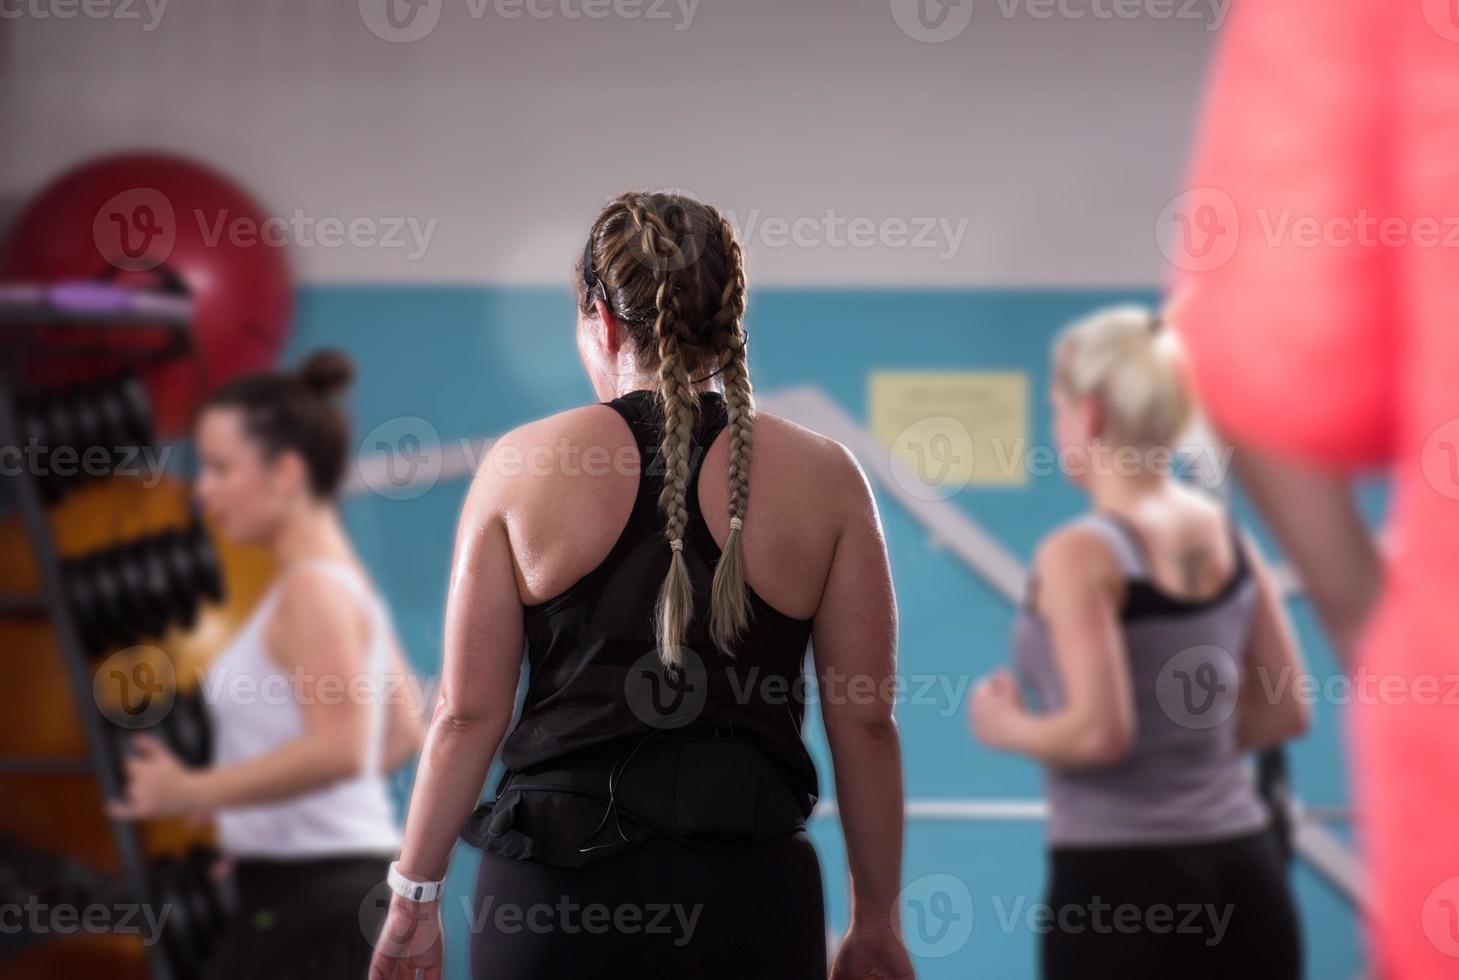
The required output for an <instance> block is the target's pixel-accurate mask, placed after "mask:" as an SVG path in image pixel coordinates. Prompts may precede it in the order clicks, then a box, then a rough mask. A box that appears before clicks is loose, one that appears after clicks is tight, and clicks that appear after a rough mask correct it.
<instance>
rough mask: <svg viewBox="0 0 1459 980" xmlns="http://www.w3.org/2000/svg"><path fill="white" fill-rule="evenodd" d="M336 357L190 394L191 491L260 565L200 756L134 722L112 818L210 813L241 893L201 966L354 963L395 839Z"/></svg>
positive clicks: (217, 679)
mask: <svg viewBox="0 0 1459 980" xmlns="http://www.w3.org/2000/svg"><path fill="white" fill-rule="evenodd" d="M353 375H354V368H353V366H352V364H351V363H350V361H349V359H348V358H347V357H346V356H345V355H343V354H341V353H339V352H336V351H319V352H317V353H315V354H314V355H312V356H311V357H310V358H309V359H308V360H307V361H306V362H305V363H304V365H303V367H302V368H301V369H299V370H298V371H288V372H281V373H271V374H261V375H255V376H251V377H246V378H242V379H239V380H236V381H234V382H232V383H231V384H229V385H228V386H226V387H224V388H223V389H221V390H219V391H217V392H215V393H214V394H213V395H212V396H211V397H209V398H208V399H207V401H206V402H205V403H204V405H203V407H202V409H201V411H200V413H199V416H198V419H197V423H196V429H195V433H194V438H195V443H196V448H197V455H198V459H199V462H200V473H199V475H198V480H197V486H196V494H197V497H198V500H199V501H200V503H201V504H202V506H203V508H204V510H205V511H206V512H207V513H208V515H209V517H211V518H212V520H213V521H214V523H215V526H216V527H217V528H218V530H219V531H220V533H222V534H223V535H225V536H227V537H228V538H231V539H232V540H234V541H237V542H239V543H245V544H253V545H261V546H263V547H265V548H267V549H268V550H269V551H270V552H271V553H272V555H273V558H274V563H275V567H276V572H275V576H274V580H273V582H272V583H271V584H270V586H269V588H268V590H267V592H266V593H265V594H264V597H263V599H262V600H260V601H259V603H258V605H257V606H256V607H255V608H254V610H253V612H252V614H251V615H250V617H249V619H248V621H247V622H246V623H245V624H244V625H243V627H242V628H241V629H240V630H239V631H238V633H237V634H236V635H235V636H234V637H233V639H232V640H231V642H230V643H229V644H228V646H227V647H226V648H225V649H224V650H223V651H222V652H221V653H220V654H218V656H217V657H216V658H214V660H213V661H212V663H211V664H210V665H209V668H208V675H207V677H206V678H205V679H204V681H203V683H202V684H201V686H200V689H201V691H202V693H203V697H204V698H205V700H206V702H207V704H208V707H209V709H210V714H211V716H212V721H213V728H214V731H213V741H214V760H213V762H212V764H211V765H209V766H207V767H206V768H198V769H190V768H188V767H187V766H185V765H184V764H183V763H182V762H181V761H180V760H178V759H177V758H176V757H175V756H173V755H172V754H171V753H170V752H169V751H168V749H167V747H166V746H165V745H163V744H162V743H160V742H158V741H157V740H155V739H152V738H149V737H145V736H143V737H139V738H136V739H134V742H133V747H132V754H131V755H130V757H129V759H128V761H127V764H126V769H127V795H126V798H125V799H122V800H119V801H115V802H114V803H113V804H111V810H112V812H113V813H114V814H115V815H117V816H120V817H124V818H131V819H149V818H157V817H168V816H177V815H192V814H196V815H200V816H206V815H214V816H215V817H216V821H217V827H218V841H219V846H220V849H221V851H222V853H223V855H224V857H225V858H226V859H227V861H228V863H229V864H231V865H232V866H233V874H234V882H235V885H236V889H237V893H238V898H239V909H238V914H237V916H236V918H235V919H234V921H233V922H232V923H231V924H230V926H229V929H228V931H227V933H226V934H225V936H224V937H223V939H222V942H221V943H220V945H219V947H218V948H217V949H216V951H215V953H214V955H213V958H212V961H211V963H210V966H209V969H208V974H207V975H208V976H209V977H215V978H232V977H238V978H244V977H247V978H250V980H257V978H260V977H263V978H268V980H284V978H292V977H299V978H305V977H309V978H331V977H340V978H359V977H361V976H363V975H364V973H365V970H366V969H367V967H368V964H369V958H370V949H371V945H372V943H371V942H370V940H369V938H368V937H367V936H366V935H364V934H362V932H361V925H362V919H361V916H362V914H364V915H365V919H364V923H365V925H366V926H367V927H368V926H369V925H370V923H371V919H372V918H373V919H374V924H375V926H376V927H378V923H379V921H380V918H379V915H377V914H376V911H377V910H376V908H375V907H374V906H372V905H369V904H366V902H365V899H366V897H367V895H368V893H369V892H370V891H371V889H373V888H375V887H377V886H378V884H379V882H380V881H381V880H382V879H383V878H384V877H385V873H386V869H387V867H388V865H389V862H390V858H391V857H392V856H393V855H394V853H395V850H396V848H397V847H398V846H399V843H400V829H399V824H398V821H397V820H396V817H395V815H394V813H393V811H392V806H391V801H390V798H389V792H388V788H387V785H386V776H387V775H388V774H389V773H391V772H393V771H395V770H396V769H398V768H399V767H400V766H402V765H403V764H404V763H405V762H407V761H408V760H409V759H410V758H411V757H412V756H413V755H414V754H415V753H416V752H417V751H418V749H419V747H420V743H421V737H422V732H423V725H422V722H421V720H420V716H421V707H420V704H419V694H418V688H417V686H416V685H415V684H413V683H410V682H409V681H410V674H409V669H408V668H407V666H406V665H405V661H404V658H403V656H402V653H401V649H400V645H399V643H398V642H397V639H396V636H395V631H394V627H393V625H392V621H391V616H390V613H389V610H388V608H387V607H386V605H385V602H384V600H383V599H382V598H381V596H380V594H379V593H378V592H377V591H376V590H375V588H374V587H373V585H371V583H370V580H369V578H368V576H367V575H366V572H365V570H364V567H363V566H362V565H361V563H360V560H359V559H358V558H357V557H356V555H355V553H354V549H353V548H352V547H351V545H350V540H349V536H348V534H347V533H346V531H345V529H344V526H343V523H342V522H341V520H340V517H339V512H338V510H337V508H336V504H335V497H336V494H337V493H338V491H339V487H340V483H341V481H342V480H343V478H344V475H345V467H346V464H347V462H348V458H349V452H350V429H349V422H348V419H347V418H346V416H345V414H344V412H343V411H342V410H341V409H340V407H339V405H338V400H339V397H340V395H341V394H342V393H343V392H344V390H345V389H346V388H347V387H348V386H349V383H350V381H351V379H352V378H353Z"/></svg>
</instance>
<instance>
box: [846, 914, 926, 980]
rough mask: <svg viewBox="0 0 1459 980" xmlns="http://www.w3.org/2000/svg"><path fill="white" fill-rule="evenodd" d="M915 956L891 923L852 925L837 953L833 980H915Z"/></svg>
mask: <svg viewBox="0 0 1459 980" xmlns="http://www.w3.org/2000/svg"><path fill="white" fill-rule="evenodd" d="M914 977H915V974H914V973H913V972H912V957H910V956H908V955H907V946H906V944H905V943H903V942H902V936H901V934H900V933H899V932H898V931H897V930H896V928H895V927H894V926H893V925H891V924H890V923H887V924H884V925H875V926H868V925H859V924H857V923H855V922H853V923H852V924H851V928H850V930H848V931H847V933H846V938H844V939H842V940H841V945H840V947H838V948H837V950H836V961H835V963H833V964H832V965H831V976H830V980H914Z"/></svg>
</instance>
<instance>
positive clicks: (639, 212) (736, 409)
mask: <svg viewBox="0 0 1459 980" xmlns="http://www.w3.org/2000/svg"><path fill="white" fill-rule="evenodd" d="M580 271H581V272H582V273H583V275H582V277H581V279H580V282H581V285H580V291H579V308H580V309H581V310H582V312H583V313H584V314H591V312H592V310H593V306H594V302H595V301H596V299H597V298H598V297H599V296H601V297H602V299H603V301H604V302H605V303H606V304H607V305H608V306H609V308H610V309H611V310H612V312H613V314H614V316H615V317H616V318H617V319H618V322H619V323H620V325H622V326H623V327H624V328H625V329H626V330H627V331H628V332H629V334H630V336H631V337H632V338H633V341H634V343H635V344H636V346H637V348H638V351H639V353H640V356H641V357H643V358H644V359H645V362H644V363H645V367H648V366H649V361H648V359H649V358H652V360H653V365H652V367H653V369H654V370H656V372H657V375H658V389H659V402H660V404H661V407H662V409H663V418H664V431H663V441H662V443H661V445H660V448H659V457H660V459H661V460H662V466H663V490H662V491H661V492H660V494H659V509H660V510H661V511H662V512H663V514H664V517H665V527H664V536H665V538H666V539H667V540H668V544H669V548H670V549H671V555H670V561H669V571H668V575H667V576H666V577H665V579H664V582H663V585H662V587H661V588H660V591H659V596H658V600H657V602H656V604H655V606H654V622H653V631H654V637H655V640H656V642H657V644H658V647H659V659H660V661H661V662H662V663H663V664H664V665H665V666H666V667H668V668H669V669H670V670H677V669H678V668H680V667H681V666H682V661H683V656H682V649H683V645H684V640H685V636H686V635H687V634H688V632H689V627H690V625H691V624H692V622H693V620H694V588H693V582H692V579H691V578H690V575H689V565H688V563H687V561H686V560H685V557H684V540H685V534H686V532H687V530H688V523H689V502H688V499H687V497H688V487H689V476H690V472H691V466H690V462H691V460H690V454H691V451H692V449H693V435H694V432H695V430H696V428H697V424H698V421H699V393H698V390H697V389H696V382H695V381H694V380H693V377H692V374H693V373H694V372H697V371H700V370H703V369H705V368H706V367H717V370H715V371H713V372H712V373H715V374H723V375H724V390H725V395H724V398H725V405H726V409H727V411H728V416H729V417H728V423H729V425H728V427H729V440H730V443H729V445H730V460H729V512H730V533H729V538H728V540H727V541H726V542H725V545H724V548H723V549H722V554H721V557H720V559H719V562H718V564H717V566H716V567H715V571H714V582H713V585H712V587H711V602H710V610H709V624H708V632H709V634H710V638H711V640H712V642H713V643H714V644H715V646H716V647H717V648H718V649H719V650H720V651H721V652H722V653H723V654H724V655H725V656H734V650H733V647H734V645H735V641H736V640H737V639H738V638H739V637H740V635H741V634H742V633H743V632H744V629H745V627H746V625H747V624H748V621H749V615H750V605H749V602H748V591H747V588H746V585H745V571H744V557H743V549H742V546H741V530H742V529H743V527H744V518H745V512H746V507H747V505H748V501H749V470H750V448H751V433H752V427H753V419H754V392H753V390H752V389H751V386H750V375H749V366H748V361H747V359H746V357H747V355H746V338H745V330H744V326H743V324H742V322H741V321H742V320H743V318H744V312H745V269H744V256H743V254H742V252H741V249H740V245H739V242H738V241H737V240H736V238H735V234H734V229H733V227H732V226H731V225H730V223H729V222H728V221H727V220H725V218H724V217H723V216H722V215H721V214H720V213H719V212H718V211H716V210H715V209H713V208H711V207H708V206H706V205H704V204H702V203H700V202H698V201H695V200H693V199H691V198H687V197H684V196H682V195H677V194H668V193H656V194H648V193H628V194H624V195H622V196H620V197H618V198H616V199H614V200H613V201H611V202H609V203H608V205H607V206H606V207H605V208H604V209H603V212H602V213H601V214H600V215H599V216H598V220H597V221H596V222H594V225H593V231H592V234H591V235H590V236H589V239H588V245H587V249H586V252H585V254H584V258H583V267H582V269H581V270H580Z"/></svg>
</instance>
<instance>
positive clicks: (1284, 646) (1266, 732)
mask: <svg viewBox="0 0 1459 980" xmlns="http://www.w3.org/2000/svg"><path fill="white" fill-rule="evenodd" d="M1246 553H1247V555H1248V560H1249V561H1250V562H1251V570H1252V574H1253V575H1254V576H1255V577H1256V583H1257V608H1256V617H1255V619H1254V620H1253V621H1252V624H1251V634H1250V636H1249V637H1248V639H1247V641H1246V651H1245V658H1246V669H1245V672H1244V679H1243V681H1242V685H1241V692H1240V694H1239V696H1238V699H1237V703H1236V731H1237V741H1238V742H1239V743H1240V745H1241V747H1242V748H1245V749H1264V748H1270V747H1271V746H1273V745H1277V744H1279V743H1281V742H1284V741H1286V740H1287V739H1289V738H1296V737H1297V736H1298V735H1301V734H1302V733H1303V732H1305V731H1306V730H1307V726H1308V724H1310V722H1311V718H1312V709H1311V708H1310V707H1309V706H1308V704H1307V702H1306V701H1305V700H1303V695H1302V690H1303V688H1302V684H1301V681H1302V674H1303V666H1302V652H1301V650H1300V649H1299V648H1298V646H1297V638H1296V636H1295V634H1294V633H1293V632H1292V624H1291V623H1290V622H1289V621H1288V619H1287V611H1286V608H1285V607H1284V606H1283V604H1282V597H1281V594H1280V593H1279V592H1278V591H1277V587H1276V583H1275V582H1274V581H1273V580H1272V574H1271V571H1270V570H1269V569H1268V568H1267V567H1266V563H1265V562H1263V561H1262V559H1261V556H1260V555H1259V554H1257V551H1256V548H1255V547H1254V546H1253V545H1251V544H1249V543H1248V544H1247V545H1246Z"/></svg>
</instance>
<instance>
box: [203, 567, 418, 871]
mask: <svg viewBox="0 0 1459 980" xmlns="http://www.w3.org/2000/svg"><path fill="white" fill-rule="evenodd" d="M304 568H308V569H311V570H315V569H317V570H319V571H322V572H325V573H327V574H328V575H330V577H332V578H334V579H335V580H336V581H337V582H338V583H339V585H340V587H341V588H343V589H345V590H346V591H347V592H348V593H349V594H350V595H351V596H352V597H354V599H355V600H356V601H357V602H358V603H359V605H360V607H361V608H362V609H363V610H365V612H366V615H367V616H368V618H369V624H370V626H369V629H370V639H369V648H368V650H367V652H366V661H365V665H364V666H363V668H362V670H361V673H360V675H359V676H355V677H349V678H344V679H342V681H340V682H336V683H335V684H334V685H333V687H332V688H322V689H321V694H320V696H321V697H339V698H359V699H361V700H362V701H363V702H364V703H365V704H366V706H367V707H368V709H369V711H370V725H369V730H368V731H369V735H368V737H369V740H370V741H369V746H368V750H367V752H366V760H365V765H364V769H363V771H362V772H361V773H360V774H359V775H356V776H353V777H351V778H349V779H344V780H341V781H339V782H336V783H333V784H331V785H329V786H326V787H324V788H323V789H319V790H315V791H313V792H310V793H305V794H304V795H302V796H296V797H294V798H292V799H288V800H282V801H279V802H276V803H267V804H261V805H256V806H245V807H235V808H229V809H225V810H222V811H220V812H219V813H218V814H217V823H218V843H219V846H220V847H221V849H222V850H223V852H224V853H225V854H229V855H233V856H236V857H261V858H303V857H319V856H327V855H342V854H387V855H393V854H394V853H395V852H396V851H397V850H398V849H399V847H400V827H399V824H398V823H397V822H396V819H395V814H394V810H393V807H392V805H391V801H390V794H389V792H388V789H387V787H386V784H385V778H384V776H383V774H382V773H381V772H380V758H381V755H382V753H383V748H384V739H385V712H386V707H387V703H386V700H385V698H386V697H388V696H400V692H399V691H398V690H397V689H396V687H394V686H391V683H390V682H389V681H388V680H387V678H386V677H385V676H384V674H385V671H386V669H387V666H388V665H389V663H390V659H389V656H390V644H391V642H392V639H393V637H394V628H393V626H392V623H391V619H390V613H389V610H388V609H387V608H386V606H385V603H384V602H383V600H381V598H380V597H379V595H377V594H376V592H375V590H374V589H372V588H371V587H370V586H369V585H368V584H366V583H365V581H364V580H363V579H362V578H361V577H360V576H359V574H358V573H357V572H356V571H355V570H354V569H353V568H351V567H350V566H349V565H347V564H345V563H344V562H340V561H334V560H330V559H314V560H310V561H305V562H301V563H299V564H298V565H296V566H294V568H293V569H292V570H291V572H290V574H297V572H298V570H301V569H304ZM280 594H281V582H280V581H279V580H278V579H275V581H274V583H273V585H272V586H271V587H270V588H269V590H268V592H267V593H266V594H265V595H264V597H263V599H262V600H260V601H259V603H258V606H257V608H255V609H254V611H253V613H252V614H251V615H250V616H249V618H248V621H247V622H246V623H245V624H244V626H243V628H242V629H241V630H239V632H238V634H237V635H236V636H235V637H234V638H233V641H232V642H231V643H229V644H228V646H227V648H226V649H224V651H223V652H222V653H221V654H220V655H219V656H218V657H217V658H216V659H214V661H213V662H212V663H211V664H210V665H209V667H208V670H207V674H206V677H205V678H204V685H205V695H206V696H205V700H206V702H207V703H208V706H209V708H210V709H211V715H212V720H213V746H214V760H215V764H216V765H221V766H226V765H229V764H232V763H237V762H242V761H244V760H245V759H252V758H254V757H256V756H260V755H263V754H265V753H267V752H270V751H272V750H274V749H276V748H278V747H279V746H281V745H283V744H285V743H286V742H290V741H292V740H293V739H295V738H298V737H299V736H300V735H302V734H303V733H304V719H303V715H302V714H301V712H300V710H299V705H298V702H297V699H296V697H295V693H294V684H293V681H294V678H293V677H291V676H290V675H289V674H288V673H287V672H286V671H285V670H284V669H282V668H280V667H279V665H278V663H277V662H275V661H274V660H273V658H271V657H270V656H269V654H268V650H267V649H266V648H265V646H264V632H265V630H266V629H267V627H268V624H269V620H270V619H271V618H272V616H273V612H274V609H275V608H276V607H277V605H278V602H279V596H280ZM382 695H383V696H382Z"/></svg>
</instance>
